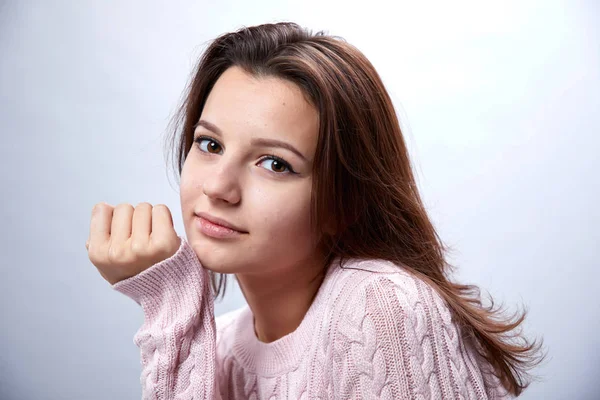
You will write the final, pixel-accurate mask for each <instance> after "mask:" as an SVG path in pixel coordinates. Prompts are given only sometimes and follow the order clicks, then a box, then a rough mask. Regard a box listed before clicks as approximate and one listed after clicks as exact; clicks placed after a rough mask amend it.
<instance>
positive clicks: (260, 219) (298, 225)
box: [252, 185, 310, 244]
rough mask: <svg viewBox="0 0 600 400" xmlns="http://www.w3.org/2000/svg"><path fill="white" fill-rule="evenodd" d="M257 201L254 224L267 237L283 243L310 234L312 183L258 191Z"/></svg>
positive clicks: (304, 237) (300, 238) (254, 208)
mask: <svg viewBox="0 0 600 400" xmlns="http://www.w3.org/2000/svg"><path fill="white" fill-rule="evenodd" d="M254 201H255V207H253V211H252V214H253V215H255V217H254V218H253V221H254V224H253V225H255V229H257V230H258V231H260V232H261V233H262V234H263V235H264V238H265V239H266V240H270V241H271V240H276V241H277V242H278V243H281V242H282V241H284V240H286V241H289V240H294V241H299V240H305V239H308V238H309V237H310V219H309V217H310V214H309V213H310V186H308V185H301V186H299V187H297V188H285V189H284V190H282V191H281V192H280V193H269V194H267V193H265V192H257V193H256V197H255V199H254ZM282 244H283V243H282Z"/></svg>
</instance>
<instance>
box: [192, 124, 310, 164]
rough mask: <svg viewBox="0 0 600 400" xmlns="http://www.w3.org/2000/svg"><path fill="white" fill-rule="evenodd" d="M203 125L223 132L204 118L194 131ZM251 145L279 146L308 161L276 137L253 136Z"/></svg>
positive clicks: (217, 132)
mask: <svg viewBox="0 0 600 400" xmlns="http://www.w3.org/2000/svg"><path fill="white" fill-rule="evenodd" d="M199 126H201V127H203V128H205V129H208V130H209V131H211V132H214V133H215V134H217V135H219V136H221V137H222V136H223V132H221V130H220V129H219V128H218V127H217V126H216V125H214V124H213V123H211V122H208V121H206V120H203V119H201V120H199V121H198V123H196V124H195V125H194V131H195V130H196V128H197V127H199ZM250 143H251V144H252V145H253V146H263V147H280V148H282V149H287V150H289V151H291V152H292V153H294V154H296V155H297V156H298V157H300V158H301V159H303V160H304V161H306V162H308V160H307V159H306V157H305V156H304V155H303V154H302V153H300V152H299V151H298V150H296V148H295V147H294V146H292V145H291V144H289V143H287V142H284V141H281V140H277V139H266V138H255V139H252V141H251V142H250Z"/></svg>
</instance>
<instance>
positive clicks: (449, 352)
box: [87, 23, 540, 399]
mask: <svg viewBox="0 0 600 400" xmlns="http://www.w3.org/2000/svg"><path fill="white" fill-rule="evenodd" d="M174 123H175V129H174V130H173V132H175V136H174V137H173V138H174V139H175V140H176V142H175V143H176V144H177V153H176V155H177V161H178V170H179V173H180V177H181V182H180V195H181V209H182V214H183V222H184V225H185V231H186V232H185V233H186V239H184V238H182V237H180V236H178V235H177V233H176V232H175V230H174V229H173V222H172V218H171V214H170V211H169V209H168V208H167V207H166V206H164V205H157V206H155V207H152V205H150V204H148V203H142V204H139V205H138V206H137V207H135V208H134V207H133V206H131V205H129V204H120V205H118V206H117V207H112V206H110V205H108V204H105V203H100V204H98V205H96V206H95V207H94V211H93V213H92V221H91V229H90V238H89V241H88V244H87V247H88V252H89V256H90V260H92V262H93V263H94V265H96V267H98V269H99V271H100V273H101V274H102V276H103V277H104V278H105V279H106V280H107V281H108V282H110V283H111V284H112V285H113V287H114V289H115V290H118V291H119V292H121V293H123V294H125V295H127V296H129V297H131V298H132V299H134V300H135V301H136V302H137V303H138V304H140V305H141V306H142V308H143V311H144V315H145V321H144V324H143V325H142V326H141V328H140V330H139V331H138V332H137V333H136V335H135V337H134V342H135V344H136V345H138V346H139V347H140V350H141V361H142V365H143V370H142V376H141V383H142V388H143V397H144V398H153V399H174V398H177V399H192V398H193V399H215V398H216V399H218V398H223V399H225V398H227V399H251V398H255V399H267V398H268V399H272V398H276V399H282V398H286V399H301V398H302V399H315V398H321V399H325V398H327V399H347V398H352V399H358V398H361V399H362V398H366V399H372V398H387V399H430V398H431V399H497V398H503V397H511V396H517V395H519V394H520V393H521V392H522V391H523V389H524V388H526V387H527V385H528V384H529V382H528V381H527V379H526V378H527V377H528V376H529V375H528V374H527V370H528V369H530V368H531V367H532V366H534V365H535V364H536V362H538V361H539V360H538V356H539V355H540V354H539V345H536V342H533V344H530V343H529V342H527V340H525V339H524V338H523V337H522V336H521V334H520V333H515V332H514V331H515V329H516V328H517V327H518V326H519V325H520V324H521V323H522V321H523V319H524V317H525V314H523V315H521V316H520V317H519V318H517V319H516V321H512V320H510V319H503V318H501V317H500V316H499V315H498V310H493V309H492V307H493V304H492V307H490V308H485V307H483V306H482V303H481V301H480V298H479V294H478V290H477V288H476V287H475V286H472V285H461V284H458V283H453V282H451V281H450V280H449V278H448V272H449V269H450V268H451V266H450V265H449V264H448V263H447V262H446V261H445V258H444V252H445V251H446V248H445V246H444V245H443V244H442V242H441V240H440V239H439V237H438V235H437V233H436V231H435V229H434V227H433V225H432V223H431V221H430V219H429V218H428V215H427V213H426V211H425V208H424V206H423V203H422V201H421V198H420V196H419V193H418V190H417V185H416V183H415V179H414V176H413V172H412V170H411V164H410V159H409V155H408V152H407V149H406V146H405V143H404V139H403V137H402V132H401V130H400V127H399V123H398V120H397V117H396V114H395V112H394V108H393V105H392V102H391V100H390V98H389V96H388V94H387V92H386V90H385V88H384V86H383V84H382V82H381V80H380V78H379V76H378V74H377V72H376V71H375V69H374V68H373V66H372V65H371V64H370V62H369V61H368V60H367V59H366V58H365V56H364V55H363V54H362V53H361V52H360V51H358V50H357V49H356V48H355V47H353V46H351V45H350V44H348V43H347V42H345V41H344V40H340V39H339V38H336V37H332V36H327V35H325V34H323V32H318V33H316V34H314V35H313V34H312V33H311V32H310V31H307V30H304V29H302V28H300V27H299V26H298V25H296V24H294V23H278V24H265V25H260V26H255V27H250V28H245V29H241V30H239V31H237V32H233V33H229V34H225V35H222V36H220V37H218V38H217V39H216V40H215V41H214V42H212V44H211V45H210V46H209V48H208V49H207V50H206V52H205V53H204V55H203V56H202V58H201V60H200V62H199V65H198V67H197V71H196V73H195V76H194V78H193V80H192V81H191V83H190V85H189V87H188V89H187V93H186V98H185V100H184V103H183V105H182V107H181V109H180V110H179V113H178V115H177V116H176V118H175V119H174ZM181 124H182V125H183V129H182V130H181V134H180V135H179V136H178V135H177V133H178V131H179V129H178V128H179V127H180V126H181ZM223 274H235V277H236V279H237V281H238V282H239V285H240V288H241V290H242V292H243V294H244V296H245V298H246V301H247V303H248V305H247V306H245V307H242V308H241V309H239V310H236V311H233V312H230V313H227V314H225V315H223V316H221V317H219V318H217V319H216V321H215V318H214V303H213V301H214V300H215V298H216V297H217V296H218V295H219V294H223V292H224V289H225V286H226V285H225V283H226V281H225V280H224V278H225V275H223ZM474 293H475V294H474ZM514 338H520V339H523V340H524V341H523V343H521V344H519V343H515V342H514V341H512V340H509V339H514Z"/></svg>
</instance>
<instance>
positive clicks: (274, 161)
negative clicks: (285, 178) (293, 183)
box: [259, 156, 294, 174]
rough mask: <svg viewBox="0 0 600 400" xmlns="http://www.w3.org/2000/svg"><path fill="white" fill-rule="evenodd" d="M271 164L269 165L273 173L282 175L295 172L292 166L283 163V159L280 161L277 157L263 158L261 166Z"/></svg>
mask: <svg viewBox="0 0 600 400" xmlns="http://www.w3.org/2000/svg"><path fill="white" fill-rule="evenodd" d="M264 162H266V163H270V164H268V167H269V168H270V169H271V171H273V172H276V173H278V174H282V173H286V171H287V172H289V173H294V171H293V170H292V168H291V167H290V165H289V164H288V163H286V162H285V161H283V160H282V159H280V158H279V157H275V156H269V157H265V158H263V159H262V160H261V161H260V163H259V164H262V163H264Z"/></svg>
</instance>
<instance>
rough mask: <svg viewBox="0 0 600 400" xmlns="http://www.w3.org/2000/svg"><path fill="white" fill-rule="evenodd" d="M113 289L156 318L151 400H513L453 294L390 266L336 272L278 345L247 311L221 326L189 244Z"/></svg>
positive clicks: (150, 330)
mask: <svg viewBox="0 0 600 400" xmlns="http://www.w3.org/2000/svg"><path fill="white" fill-rule="evenodd" d="M113 288H114V289H115V290H117V291H119V292H121V293H123V294H125V295H126V296H128V297H130V298H132V299H133V300H135V301H136V302H137V303H138V304H139V305H140V306H141V307H142V309H143V312H144V323H143V325H142V326H141V327H140V329H139V330H138V331H137V333H136V334H135V336H134V338H133V342H134V343H135V344H136V345H137V346H139V348H140V353H141V364H142V374H141V378H140V382H141V385H142V398H143V399H182V400H183V399H317V398H318V399H375V398H377V399H379V398H382V399H499V398H504V396H505V391H504V390H503V389H502V388H501V387H500V386H499V384H498V380H497V379H495V378H494V377H493V376H492V375H491V374H489V371H490V370H489V366H488V364H486V363H484V362H483V361H482V360H483V359H482V358H480V357H479V356H478V355H477V353H476V351H475V350H474V348H473V345H472V344H471V342H470V341H469V340H468V339H467V338H461V333H460V329H459V327H458V326H457V325H456V324H455V323H454V322H453V320H452V317H451V314H450V312H449V309H448V308H447V307H446V306H445V305H444V302H443V300H442V299H441V297H439V295H437V293H436V292H435V291H434V290H432V289H431V287H430V286H428V285H426V284H425V283H424V282H423V281H422V280H418V279H416V278H414V277H412V276H411V275H410V274H409V273H408V272H406V271H405V270H404V269H402V268H401V267H399V266H397V265H394V264H392V263H390V262H387V261H382V260H350V261H348V262H346V263H345V264H344V265H343V266H342V267H339V266H338V265H336V264H333V265H332V267H331V268H329V269H328V271H327V274H326V277H325V279H324V280H323V283H322V285H321V287H320V289H319V291H318V292H317V295H316V297H315V299H314V301H313V303H312V305H311V307H310V308H309V310H308V312H307V313H306V315H305V317H304V319H303V320H302V322H301V324H300V326H299V327H298V328H297V329H296V330H295V331H294V332H292V333H290V334H288V335H286V336H284V337H282V338H280V339H278V340H276V341H274V342H271V343H264V342H261V341H259V340H258V339H257V337H256V335H255V332H254V322H253V315H252V312H251V311H250V309H249V308H248V307H247V306H244V307H242V308H240V309H238V310H236V311H233V312H230V313H227V314H225V315H222V316H220V317H219V318H217V319H216V321H215V318H214V304H213V293H212V290H211V287H210V282H209V279H208V273H207V270H206V269H204V268H202V266H201V264H200V262H199V260H198V258H197V256H196V254H195V253H194V251H193V250H192V248H191V247H190V246H189V244H188V243H187V241H186V240H185V239H184V238H182V240H181V246H180V248H179V249H178V250H177V253H175V254H174V255H173V256H172V257H170V258H168V259H166V260H164V261H162V262H160V263H157V264H155V265H153V266H152V267H150V268H149V269H147V270H145V271H143V272H141V273H140V274H138V275H136V276H133V277H131V278H128V279H126V280H123V281H121V282H118V283H117V284H115V285H114V286H113ZM506 398H510V397H509V396H506Z"/></svg>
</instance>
